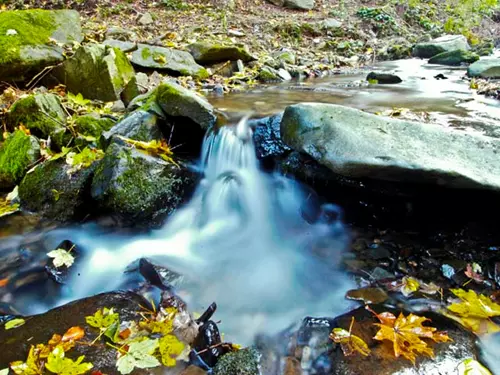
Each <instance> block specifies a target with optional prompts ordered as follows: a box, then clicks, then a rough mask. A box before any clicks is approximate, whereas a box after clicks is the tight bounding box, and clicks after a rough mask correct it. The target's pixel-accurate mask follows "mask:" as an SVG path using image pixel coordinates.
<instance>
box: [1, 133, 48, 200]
mask: <svg viewBox="0 0 500 375" xmlns="http://www.w3.org/2000/svg"><path fill="white" fill-rule="evenodd" d="M39 158H40V145H39V144H38V140H37V139H36V138H35V137H33V136H30V135H26V134H24V133H23V132H22V131H20V130H16V131H15V132H14V133H12V134H10V135H9V137H8V138H7V139H6V140H5V142H4V143H3V144H2V146H1V147H0V190H3V191H4V190H9V189H11V188H13V187H14V186H15V185H16V184H17V183H19V182H20V181H21V179H22V178H23V177H24V174H25V173H26V171H27V170H28V169H29V168H31V167H32V166H33V165H34V164H35V162H36V161H37V160H38V159H39Z"/></svg>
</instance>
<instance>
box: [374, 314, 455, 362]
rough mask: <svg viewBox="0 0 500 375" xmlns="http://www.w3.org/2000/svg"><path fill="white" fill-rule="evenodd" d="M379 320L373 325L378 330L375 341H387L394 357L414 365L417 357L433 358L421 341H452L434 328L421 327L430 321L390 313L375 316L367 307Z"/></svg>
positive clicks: (424, 318) (412, 315)
mask: <svg viewBox="0 0 500 375" xmlns="http://www.w3.org/2000/svg"><path fill="white" fill-rule="evenodd" d="M367 309H368V310H370V311H371V312H372V313H373V314H375V316H376V317H377V318H378V320H380V323H375V324H376V325H377V326H379V327H380V330H379V331H378V332H377V334H376V335H375V337H374V338H375V340H380V341H383V340H389V341H392V343H393V348H394V355H395V356H396V357H399V356H403V357H405V358H406V359H408V360H410V361H411V362H412V363H413V364H415V360H416V358H417V355H419V354H422V355H427V356H429V357H434V351H433V350H432V348H431V347H430V346H428V345H427V343H426V342H425V341H423V340H422V339H430V340H433V341H435V342H447V341H452V340H451V338H450V337H448V335H447V334H446V333H445V332H438V331H437V329H436V328H434V327H428V326H424V325H422V324H423V323H424V322H426V321H430V319H428V318H426V317H422V316H418V315H414V314H409V315H408V316H404V314H403V313H400V314H399V316H398V317H397V318H396V316H395V315H394V314H392V313H390V312H383V313H380V314H377V313H376V312H374V311H373V310H371V309H370V308H369V307H367Z"/></svg>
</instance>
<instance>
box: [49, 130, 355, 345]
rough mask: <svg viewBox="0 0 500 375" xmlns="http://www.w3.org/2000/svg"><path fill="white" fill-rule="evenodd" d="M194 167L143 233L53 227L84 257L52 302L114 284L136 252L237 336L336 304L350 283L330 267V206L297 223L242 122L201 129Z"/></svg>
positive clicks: (294, 192) (335, 243)
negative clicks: (155, 225) (199, 173)
mask: <svg viewBox="0 0 500 375" xmlns="http://www.w3.org/2000/svg"><path fill="white" fill-rule="evenodd" d="M201 168H202V169H203V171H204V173H203V179H202V180H201V181H200V183H199V186H198V187H197V189H196V191H195V193H194V196H193V198H192V199H191V201H190V202H188V203H187V204H186V205H185V206H184V207H183V208H181V209H179V210H178V211H177V212H176V213H175V214H174V215H172V216H171V217H170V218H169V219H168V222H167V223H166V225H165V226H164V227H163V228H162V229H160V230H157V231H155V232H153V233H151V234H150V235H148V236H144V237H141V238H132V239H124V238H118V237H117V236H112V235H111V236H110V235H107V236H106V235H100V236H96V235H95V234H94V233H92V232H89V230H85V231H83V230H76V231H71V232H70V233H68V232H67V231H65V232H64V233H62V234H63V235H64V236H65V237H66V238H68V237H69V238H70V239H71V240H72V241H74V242H75V243H77V245H78V246H79V247H80V248H83V249H84V251H85V253H86V255H85V257H84V259H81V260H80V265H79V266H78V269H77V270H73V272H72V275H73V276H72V279H71V280H70V283H69V286H68V293H67V297H68V299H67V300H65V301H59V303H58V304H60V303H62V302H67V301H68V300H69V299H71V300H73V299H75V298H80V297H85V296H88V295H91V294H96V293H98V292H103V291H107V290H112V289H116V288H118V287H119V286H120V285H121V283H122V282H123V271H124V269H125V268H126V267H127V265H129V264H130V263H132V262H133V261H134V260H136V259H138V258H141V257H146V258H149V259H150V260H151V261H152V262H154V263H156V264H160V265H163V266H165V267H167V268H168V269H170V270H172V271H175V272H177V273H179V274H182V275H183V276H184V280H185V281H184V282H183V284H182V285H181V286H180V287H179V290H178V293H180V295H181V296H182V298H183V299H184V300H185V301H186V302H187V303H188V304H189V306H190V308H191V310H197V311H201V310H202V309H204V308H205V307H207V306H208V305H209V304H210V303H211V302H213V301H216V302H217V304H218V306H219V309H218V312H217V318H218V319H221V321H222V322H221V329H222V331H223V332H225V333H226V334H227V336H226V337H228V338H229V339H230V340H233V341H237V342H241V343H244V344H249V343H250V342H251V340H252V339H253V337H254V335H255V334H256V333H257V332H262V331H264V332H266V333H275V332H277V331H278V330H281V329H284V328H285V327H287V326H289V325H290V324H291V323H296V322H300V320H301V319H302V318H303V317H304V316H306V315H312V316H334V315H335V314H337V313H339V312H340V311H342V310H343V309H344V308H345V307H346V306H345V305H343V304H344V302H342V301H343V300H344V293H345V291H346V289H347V288H348V287H350V286H351V285H350V282H349V281H348V279H347V277H346V276H345V275H343V274H342V273H340V272H339V271H338V270H337V265H338V261H339V255H340V253H341V252H342V250H343V249H344V247H345V246H346V244H347V236H346V231H345V230H344V227H343V226H342V224H341V222H340V220H338V210H336V209H335V207H334V206H332V205H324V206H322V207H321V208H320V209H319V211H318V213H317V215H315V217H316V218H317V219H316V220H313V222H311V220H309V221H306V220H305V219H304V218H303V216H304V215H303V210H304V207H306V205H308V202H307V197H306V196H305V193H304V192H303V190H301V189H300V187H299V186H298V185H297V184H296V183H295V182H294V181H292V180H289V179H286V178H284V177H282V176H278V175H270V174H265V173H263V172H262V171H261V170H260V169H259V164H258V160H257V158H256V156H255V149H254V144H253V141H252V134H251V129H250V128H249V127H248V126H247V123H246V121H245V120H243V121H241V122H240V123H239V124H238V125H237V126H236V127H223V128H220V129H219V130H217V131H214V132H210V133H208V135H207V136H206V138H205V140H204V144H203V150H202V159H201Z"/></svg>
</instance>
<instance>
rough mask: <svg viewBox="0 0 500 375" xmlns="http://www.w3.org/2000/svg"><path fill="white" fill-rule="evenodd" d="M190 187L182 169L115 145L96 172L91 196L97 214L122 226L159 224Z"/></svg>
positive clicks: (190, 184) (187, 174) (190, 175)
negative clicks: (109, 216)
mask: <svg viewBox="0 0 500 375" xmlns="http://www.w3.org/2000/svg"><path fill="white" fill-rule="evenodd" d="M192 184H193V175H192V173H191V172H189V171H187V170H186V169H185V168H184V167H182V166H177V165H175V164H172V163H169V162H166V161H164V160H163V159H161V158H159V157H154V156H151V155H148V154H146V153H144V152H141V151H139V150H136V149H134V148H131V147H130V146H128V145H122V144H119V143H116V142H115V143H111V145H110V146H109V147H108V148H107V150H106V154H105V156H104V159H103V160H102V161H101V163H100V165H99V166H98V168H97V169H96V172H95V175H94V178H93V180H92V189H91V194H92V198H93V199H94V200H95V201H96V202H97V203H98V206H99V209H100V210H101V212H103V213H109V214H111V215H112V216H115V217H117V218H119V219H121V220H122V221H123V222H124V223H126V224H133V225H141V224H150V223H151V224H159V223H161V221H162V220H163V218H164V217H165V216H166V215H168V214H169V213H171V212H172V211H174V210H175V208H177V206H178V205H179V204H180V203H181V202H182V200H183V199H184V197H185V196H186V193H187V192H188V190H189V189H190V187H191V186H192Z"/></svg>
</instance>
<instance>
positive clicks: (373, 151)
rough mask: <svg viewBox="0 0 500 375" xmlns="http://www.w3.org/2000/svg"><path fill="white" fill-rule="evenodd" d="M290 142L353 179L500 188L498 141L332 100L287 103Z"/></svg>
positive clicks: (285, 128) (286, 136) (285, 131)
mask: <svg viewBox="0 0 500 375" xmlns="http://www.w3.org/2000/svg"><path fill="white" fill-rule="evenodd" d="M281 135H282V137H283V140H284V142H285V143H286V144H288V145H289V146H291V147H292V148H294V149H295V150H297V151H300V152H304V153H306V154H309V155H310V156H311V157H312V158H314V159H315V160H316V161H318V162H319V163H320V164H322V165H324V166H326V167H328V168H329V169H330V170H332V171H333V172H335V173H337V174H340V175H343V176H346V177H354V178H362V177H368V178H372V179H379V180H386V181H399V182H418V183H433V184H438V185H442V186H448V187H452V188H478V189H489V190H495V191H498V190H500V166H499V164H498V154H499V152H500V140H498V139H495V138H489V137H487V136H483V135H477V134H470V133H466V132H462V131H459V130H450V129H446V128H443V127H439V126H436V125H432V124H426V123H417V122H410V121H402V120H396V119H391V118H385V117H381V116H376V115H372V114H368V113H365V112H362V111H360V110H357V109H352V108H347V107H343V106H338V105H333V104H318V103H304V104H297V105H293V106H289V107H288V108H287V109H286V110H285V113H284V115H283V120H282V122H281Z"/></svg>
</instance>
